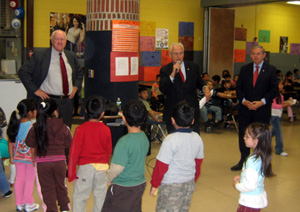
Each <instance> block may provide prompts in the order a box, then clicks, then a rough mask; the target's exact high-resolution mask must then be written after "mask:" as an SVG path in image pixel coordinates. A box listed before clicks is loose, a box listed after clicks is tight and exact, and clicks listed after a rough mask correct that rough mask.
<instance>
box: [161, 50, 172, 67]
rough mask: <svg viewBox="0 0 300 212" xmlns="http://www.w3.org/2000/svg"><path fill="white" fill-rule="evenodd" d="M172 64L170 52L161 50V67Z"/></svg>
mask: <svg viewBox="0 0 300 212" xmlns="http://www.w3.org/2000/svg"><path fill="white" fill-rule="evenodd" d="M170 62H172V59H171V58H170V51H169V50H161V66H162V67H163V66H165V65H168V64H169V63H170Z"/></svg>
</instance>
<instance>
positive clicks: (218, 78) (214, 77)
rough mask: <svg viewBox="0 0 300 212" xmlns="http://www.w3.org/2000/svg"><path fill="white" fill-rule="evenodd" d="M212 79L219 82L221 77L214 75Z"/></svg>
mask: <svg viewBox="0 0 300 212" xmlns="http://www.w3.org/2000/svg"><path fill="white" fill-rule="evenodd" d="M212 79H213V80H214V81H216V82H217V83H219V82H220V81H221V77H220V76H219V75H214V76H213V77H212Z"/></svg>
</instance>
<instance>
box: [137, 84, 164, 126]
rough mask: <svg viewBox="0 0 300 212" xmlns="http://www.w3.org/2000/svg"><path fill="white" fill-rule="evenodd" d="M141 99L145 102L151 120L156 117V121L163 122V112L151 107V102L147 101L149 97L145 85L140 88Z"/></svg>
mask: <svg viewBox="0 0 300 212" xmlns="http://www.w3.org/2000/svg"><path fill="white" fill-rule="evenodd" d="M139 99H140V100H141V101H142V102H143V103H144V105H145V107H146V110H147V112H148V115H149V116H150V117H151V118H150V120H151V119H152V120H153V119H154V120H155V121H156V122H162V120H161V117H162V113H160V112H157V111H154V110H152V109H151V108H150V105H149V102H148V101H147V99H148V91H147V88H145V87H140V88H139Z"/></svg>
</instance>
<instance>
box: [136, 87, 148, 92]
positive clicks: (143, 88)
mask: <svg viewBox="0 0 300 212" xmlns="http://www.w3.org/2000/svg"><path fill="white" fill-rule="evenodd" d="M146 90H147V88H146V87H144V86H141V87H139V91H138V92H139V93H141V92H142V91H146Z"/></svg>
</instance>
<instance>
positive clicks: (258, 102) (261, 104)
mask: <svg viewBox="0 0 300 212" xmlns="http://www.w3.org/2000/svg"><path fill="white" fill-rule="evenodd" d="M252 103H253V106H254V108H255V110H256V109H258V108H260V107H261V106H263V105H264V102H263V101H253V102H252Z"/></svg>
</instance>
